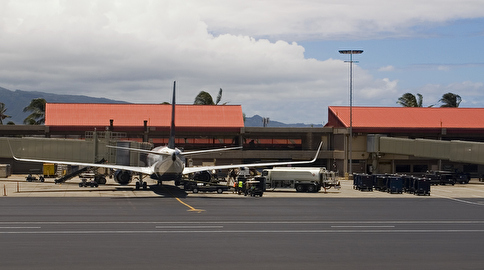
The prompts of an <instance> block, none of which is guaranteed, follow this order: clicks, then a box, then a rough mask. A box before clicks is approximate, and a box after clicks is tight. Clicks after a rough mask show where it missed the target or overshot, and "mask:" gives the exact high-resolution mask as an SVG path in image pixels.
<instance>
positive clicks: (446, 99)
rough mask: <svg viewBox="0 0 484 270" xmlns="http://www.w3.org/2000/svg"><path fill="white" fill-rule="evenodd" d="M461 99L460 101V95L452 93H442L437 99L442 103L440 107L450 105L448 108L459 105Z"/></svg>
mask: <svg viewBox="0 0 484 270" xmlns="http://www.w3.org/2000/svg"><path fill="white" fill-rule="evenodd" d="M461 101H462V99H461V97H460V96H459V95H456V94H454V93H447V94H444V95H442V98H441V99H440V100H439V102H442V103H443V104H442V105H441V106H440V107H450V108H457V107H459V104H460V102H461Z"/></svg>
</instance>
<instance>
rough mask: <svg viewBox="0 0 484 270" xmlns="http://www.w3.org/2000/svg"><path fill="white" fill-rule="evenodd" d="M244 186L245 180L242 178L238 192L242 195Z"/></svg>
mask: <svg viewBox="0 0 484 270" xmlns="http://www.w3.org/2000/svg"><path fill="white" fill-rule="evenodd" d="M243 188H244V182H242V180H239V188H238V189H237V193H238V194H239V195H240V193H241V192H242V189H243Z"/></svg>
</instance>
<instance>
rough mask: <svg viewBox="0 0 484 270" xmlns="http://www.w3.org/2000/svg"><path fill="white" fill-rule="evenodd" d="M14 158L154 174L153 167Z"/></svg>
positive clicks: (24, 159) (23, 159)
mask: <svg viewBox="0 0 484 270" xmlns="http://www.w3.org/2000/svg"><path fill="white" fill-rule="evenodd" d="M13 158H14V159H15V160H18V161H27V162H40V163H57V164H65V165H74V166H85V167H97V168H107V169H113V170H125V171H132V172H137V173H143V174H148V175H151V174H153V173H154V169H153V167H134V166H123V165H113V164H98V163H84V162H72V161H59V160H44V159H28V158H18V157H16V156H13Z"/></svg>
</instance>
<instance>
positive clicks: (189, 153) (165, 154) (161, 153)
mask: <svg viewBox="0 0 484 270" xmlns="http://www.w3.org/2000/svg"><path fill="white" fill-rule="evenodd" d="M106 146H107V147H109V148H115V149H123V150H129V151H134V152H140V153H146V154H154V155H160V156H169V155H171V154H167V153H163V152H157V151H152V150H144V149H138V148H129V147H121V146H111V145H106ZM236 149H242V146H238V147H229V148H217V149H208V150H197V151H189V152H181V154H183V155H184V156H186V155H199V154H205V153H210V152H219V151H227V150H236Z"/></svg>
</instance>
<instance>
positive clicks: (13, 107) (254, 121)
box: [0, 87, 323, 127]
mask: <svg viewBox="0 0 484 270" xmlns="http://www.w3.org/2000/svg"><path fill="white" fill-rule="evenodd" d="M36 98H43V99H45V100H46V101H47V102H48V103H107V104H130V102H126V101H120V100H113V99H108V98H94V97H89V96H84V95H59V94H52V93H45V92H39V91H23V90H18V89H17V90H15V91H12V90H9V89H6V88H3V87H0V102H3V103H4V104H5V108H6V109H7V111H6V112H5V114H6V115H10V116H11V118H6V119H4V124H7V123H8V122H10V121H12V122H14V123H15V124H17V125H20V124H23V121H24V119H25V118H26V117H27V116H28V115H29V114H30V112H23V109H24V108H25V107H27V106H28V105H29V104H30V102H31V101H32V100H33V99H36ZM244 126H246V127H262V126H263V123H262V117H261V116H259V115H254V116H252V117H246V118H245V123H244ZM267 126H268V127H322V126H323V125H311V124H303V123H296V124H285V123H282V122H278V121H269V124H268V125H267Z"/></svg>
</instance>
